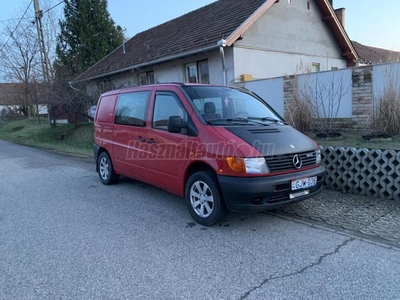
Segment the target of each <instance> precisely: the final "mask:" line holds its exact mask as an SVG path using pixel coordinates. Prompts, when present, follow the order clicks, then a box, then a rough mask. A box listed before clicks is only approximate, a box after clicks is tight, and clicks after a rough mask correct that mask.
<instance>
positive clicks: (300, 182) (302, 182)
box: [292, 176, 317, 191]
mask: <svg viewBox="0 0 400 300" xmlns="http://www.w3.org/2000/svg"><path fill="white" fill-rule="evenodd" d="M315 185H317V176H313V177H307V178H302V179H297V180H292V191H296V190H301V189H307V188H310V187H313V186H315Z"/></svg>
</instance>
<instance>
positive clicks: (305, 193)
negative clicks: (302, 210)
mask: <svg viewBox="0 0 400 300" xmlns="http://www.w3.org/2000/svg"><path fill="white" fill-rule="evenodd" d="M308 194H310V191H309V190H304V191H301V192H297V193H293V194H290V195H289V196H290V199H294V198H297V197H301V196H305V195H308Z"/></svg>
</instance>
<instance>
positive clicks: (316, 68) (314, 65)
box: [311, 63, 320, 73]
mask: <svg viewBox="0 0 400 300" xmlns="http://www.w3.org/2000/svg"><path fill="white" fill-rule="evenodd" d="M319 71H320V64H319V63H312V65H311V73H315V72H319Z"/></svg>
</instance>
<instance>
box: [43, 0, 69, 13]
mask: <svg viewBox="0 0 400 300" xmlns="http://www.w3.org/2000/svg"><path fill="white" fill-rule="evenodd" d="M62 3H64V1H60V2H59V3H57V4H56V5H54V6H52V7H50V8H49V9H46V10H45V11H44V12H43V14H45V13H47V12H49V11H50V10H52V9H53V8H56V7H57V6H59V5H60V4H62Z"/></svg>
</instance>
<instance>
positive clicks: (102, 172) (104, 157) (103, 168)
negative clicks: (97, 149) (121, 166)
mask: <svg viewBox="0 0 400 300" xmlns="http://www.w3.org/2000/svg"><path fill="white" fill-rule="evenodd" d="M97 164H98V170H99V177H100V181H101V182H102V183H103V184H105V185H109V184H113V183H116V182H117V181H118V177H119V176H118V175H117V174H115V171H114V167H113V165H112V162H111V159H110V156H109V155H108V153H107V152H102V153H101V154H100V155H99V158H98V159H97Z"/></svg>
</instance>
